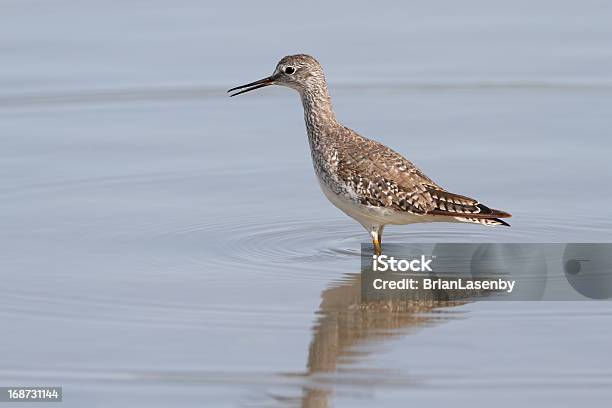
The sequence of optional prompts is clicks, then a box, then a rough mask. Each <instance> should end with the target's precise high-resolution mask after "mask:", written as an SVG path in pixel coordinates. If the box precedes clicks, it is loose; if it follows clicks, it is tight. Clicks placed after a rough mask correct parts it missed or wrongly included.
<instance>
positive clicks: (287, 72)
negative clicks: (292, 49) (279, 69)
mask: <svg viewBox="0 0 612 408" xmlns="http://www.w3.org/2000/svg"><path fill="white" fill-rule="evenodd" d="M294 72H295V68H293V67H285V74H289V75H291V74H293V73H294Z"/></svg>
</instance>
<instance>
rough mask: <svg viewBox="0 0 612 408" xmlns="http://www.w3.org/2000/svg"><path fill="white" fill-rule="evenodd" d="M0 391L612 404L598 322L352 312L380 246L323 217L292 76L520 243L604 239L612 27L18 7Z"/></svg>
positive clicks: (114, 398) (609, 330) (10, 50)
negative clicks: (276, 81) (308, 58)
mask: <svg viewBox="0 0 612 408" xmlns="http://www.w3.org/2000/svg"><path fill="white" fill-rule="evenodd" d="M0 15H1V17H0V50H2V55H3V58H2V63H1V64H0V146H1V147H0V228H1V232H0V248H1V250H0V278H1V283H0V325H1V327H2V335H1V336H0V351H1V357H2V358H1V359H0V385H63V387H64V401H65V402H64V405H65V406H70V407H83V406H91V407H94V406H121V407H124V406H125V407H134V406H147V407H162V406H194V407H195V406H198V407H200V406H232V407H233V406H300V405H301V406H306V407H323V406H327V405H329V406H332V405H333V406H336V407H361V406H363V407H369V406H381V407H382V406H405V405H407V404H418V405H419V406H442V405H453V406H457V407H468V406H474V405H477V406H478V405H483V406H489V405H495V406H499V407H505V406H524V405H537V406H542V407H552V406H555V407H556V406H561V405H564V406H567V405H575V406H578V405H580V406H582V405H585V404H588V403H589V402H590V403H595V402H599V404H600V405H601V404H603V403H605V401H608V400H609V399H610V398H611V397H612V391H611V390H612V367H611V364H612V357H610V352H609V350H610V338H611V336H612V324H611V323H612V310H611V309H610V305H609V303H606V302H602V303H596V302H590V303H587V302H566V303H563V302H558V303H552V302H547V303H544V302H541V303H537V302H531V303H529V302H528V303H518V302H510V303H502V302H495V303H494V302H482V303H469V304H453V305H446V307H443V308H439V307H436V305H419V306H415V307H414V308H408V309H407V310H401V311H389V310H376V309H374V310H370V311H365V312H364V311H363V310H361V309H359V308H355V305H356V304H358V293H359V292H358V273H359V272H360V270H359V268H360V267H359V264H360V263H359V257H358V250H359V244H360V242H362V241H366V240H367V235H366V234H365V232H364V231H363V230H362V229H361V227H359V226H358V225H357V224H356V223H355V222H354V221H352V220H350V219H348V218H346V217H345V216H344V215H343V214H341V213H340V212H339V211H338V210H336V209H335V208H333V207H332V206H331V205H330V204H329V203H327V202H326V200H325V198H324V197H323V195H322V194H321V193H320V191H319V189H318V186H317V183H316V181H315V178H314V175H313V173H312V169H311V163H310V154H309V153H308V151H307V148H308V145H307V141H306V136H305V131H304V128H303V123H302V113H301V106H300V103H299V101H298V98H297V96H296V95H295V94H294V93H293V91H291V90H289V89H265V90H261V91H259V92H257V93H252V94H249V95H244V96H240V97H238V98H233V99H230V98H228V97H227V96H226V94H225V90H226V89H228V88H230V87H232V86H235V85H239V84H242V83H245V82H250V81H252V80H256V79H259V78H261V77H263V76H266V75H269V74H270V73H271V72H272V70H273V68H274V66H275V64H276V61H277V60H278V59H279V58H280V57H282V56H283V55H285V54H289V53H295V52H307V53H311V54H313V55H315V56H316V57H317V58H318V59H319V60H320V61H321V62H322V63H323V64H324V66H325V68H326V72H327V77H328V80H329V82H330V88H331V92H332V97H333V100H334V104H335V107H336V110H337V116H338V117H339V119H340V120H342V121H343V122H344V123H345V124H347V125H348V126H350V127H352V128H354V129H356V130H358V131H359V132H361V133H363V134H364V135H367V136H369V137H372V138H375V139H377V140H379V141H381V142H383V143H385V144H388V145H390V146H392V147H393V148H395V149H396V150H398V151H400V152H402V153H404V154H405V155H406V156H407V157H408V158H409V159H411V160H412V161H414V162H415V163H416V164H417V165H419V166H420V167H421V168H422V169H423V170H424V171H425V172H426V173H427V174H428V175H429V176H430V177H432V178H433V179H434V180H436V181H437V182H438V183H440V184H441V185H443V186H444V187H446V188H448V189H449V190H451V191H455V192H458V193H462V194H466V195H470V196H474V197H477V198H479V199H481V200H482V201H483V202H485V203H487V204H489V205H491V206H494V207H497V208H503V209H505V210H508V211H510V212H512V213H513V215H514V217H513V218H512V220H511V222H512V228H511V229H507V228H497V229H492V228H482V227H478V226H471V225H451V224H448V225H446V224H439V225H435V226H430V225H419V226H407V227H395V228H393V227H391V228H389V229H388V232H387V234H386V236H385V240H386V241H393V242H405V241H412V242H439V241H465V242H472V241H474V242H489V241H497V242H504V241H507V242H568V241H583V242H592V241H596V242H597V241H599V242H609V241H610V238H611V235H610V230H611V227H612V220H611V217H610V215H611V213H612V210H611V209H610V202H612V189H610V177H611V175H612V165H611V164H610V161H609V156H610V148H611V147H612V141H611V138H610V136H611V135H610V128H611V126H610V124H611V119H610V118H611V117H612V104H611V103H610V101H611V98H612V74H611V73H612V48H610V41H611V40H612V28H611V26H610V24H609V23H610V21H611V20H612V5H611V4H610V3H609V2H606V1H580V2H578V1H572V2H562V1H539V2H532V1H514V2H489V1H484V0H481V1H463V2H451V1H448V2H435V3H434V2H430V1H418V2H410V3H407V2H405V3H401V2H380V3H379V4H377V5H376V6H374V5H373V3H371V2H351V3H346V4H341V3H334V4H328V2H301V3H300V2H294V3H288V2H286V1H283V2H269V3H268V2H263V3H260V2H257V3H252V2H242V3H236V2H223V3H218V4H205V3H203V2H197V1H189V2H170V1H148V2H145V1H132V2H118V1H105V2H102V1H100V2H77V1H4V2H2V4H1V5H0Z"/></svg>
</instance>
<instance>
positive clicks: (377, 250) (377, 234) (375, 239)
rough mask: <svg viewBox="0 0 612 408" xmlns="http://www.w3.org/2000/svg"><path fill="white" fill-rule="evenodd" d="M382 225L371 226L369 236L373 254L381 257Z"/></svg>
mask: <svg viewBox="0 0 612 408" xmlns="http://www.w3.org/2000/svg"><path fill="white" fill-rule="evenodd" d="M384 228H385V226H384V225H372V229H371V230H370V235H371V236H372V243H373V244H374V254H376V255H382V234H383V229H384Z"/></svg>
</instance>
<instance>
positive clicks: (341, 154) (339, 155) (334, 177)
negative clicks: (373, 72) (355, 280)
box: [227, 54, 511, 255]
mask: <svg viewBox="0 0 612 408" xmlns="http://www.w3.org/2000/svg"><path fill="white" fill-rule="evenodd" d="M271 85H280V86H285V87H288V88H292V89H294V90H296V91H297V92H298V93H299V95H300V98H301V101H302V106H303V108H304V120H305V124H306V132H307V134H308V143H309V145H310V152H311V156H312V162H313V166H314V171H315V174H316V176H317V179H318V181H319V184H320V187H321V189H322V190H323V193H324V194H325V196H326V197H327V198H328V199H329V201H331V203H332V204H333V205H335V206H336V207H338V208H339V209H340V210H342V211H343V212H344V213H345V214H347V215H348V216H349V217H351V218H353V219H354V220H356V221H357V222H358V223H359V224H361V225H362V226H363V227H364V228H365V229H366V231H367V232H368V233H369V235H370V238H371V240H372V244H373V247H374V253H375V255H381V254H382V235H383V230H384V228H385V226H386V225H406V224H414V223H423V222H460V223H472V224H480V225H485V226H498V225H501V226H507V227H509V226H510V224H508V223H507V222H505V221H503V220H502V219H501V218H510V217H511V214H510V213H508V212H505V211H502V210H496V209H493V208H489V207H487V206H486V205H484V204H481V203H480V202H478V200H475V199H473V198H470V197H467V196H464V195H460V194H454V193H451V192H449V191H447V190H446V189H444V188H442V187H440V186H439V185H438V184H436V183H435V182H434V181H433V180H431V179H430V178H429V177H427V176H426V175H425V174H424V173H423V172H422V171H421V170H420V169H419V168H418V167H416V166H415V165H414V164H413V163H412V162H410V161H408V160H407V159H406V158H405V157H404V156H402V155H401V154H400V153H398V152H396V151H394V150H392V149H391V148H389V147H387V146H385V145H383V144H382V143H379V142H377V141H375V140H372V139H368V138H366V137H364V136H362V135H360V134H358V133H357V132H355V131H354V130H352V129H349V128H348V127H346V126H344V125H343V124H341V123H340V122H338V120H336V115H335V113H334V110H333V108H332V103H331V98H330V95H329V90H328V86H327V81H326V80H325V75H324V72H323V68H322V66H321V64H319V62H318V61H317V60H316V59H315V58H314V57H312V56H310V55H306V54H296V55H288V56H285V57H283V58H282V59H281V60H280V61H279V62H278V64H277V65H276V68H275V69H274V72H273V73H272V75H270V76H268V77H266V78H263V79H260V80H258V81H255V82H251V83H248V84H245V85H240V86H237V87H234V88H231V89H229V90H228V91H227V92H228V93H230V96H237V95H241V94H244V93H246V92H251V91H253V90H256V89H260V88H264V87H267V86H271Z"/></svg>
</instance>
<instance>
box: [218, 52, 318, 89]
mask: <svg viewBox="0 0 612 408" xmlns="http://www.w3.org/2000/svg"><path fill="white" fill-rule="evenodd" d="M270 85H281V86H287V87H289V88H293V89H295V90H296V91H298V92H300V93H302V92H303V91H305V90H307V89H310V88H316V87H317V86H322V85H325V76H324V74H323V68H322V67H321V64H319V63H318V62H317V60H316V59H314V58H313V57H311V56H310V55H306V54H297V55H288V56H286V57H283V58H282V59H281V60H280V61H279V62H278V64H276V68H275V69H274V72H273V73H272V75H270V76H269V77H267V78H264V79H260V80H259V81H255V82H251V83H249V84H246V85H241V86H237V87H235V88H232V89H230V90H229V91H228V92H232V91H238V90H240V91H239V92H236V93H234V94H231V95H230V96H236V95H240V94H242V93H245V92H249V91H253V90H255V89H259V88H263V87H265V86H270Z"/></svg>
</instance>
